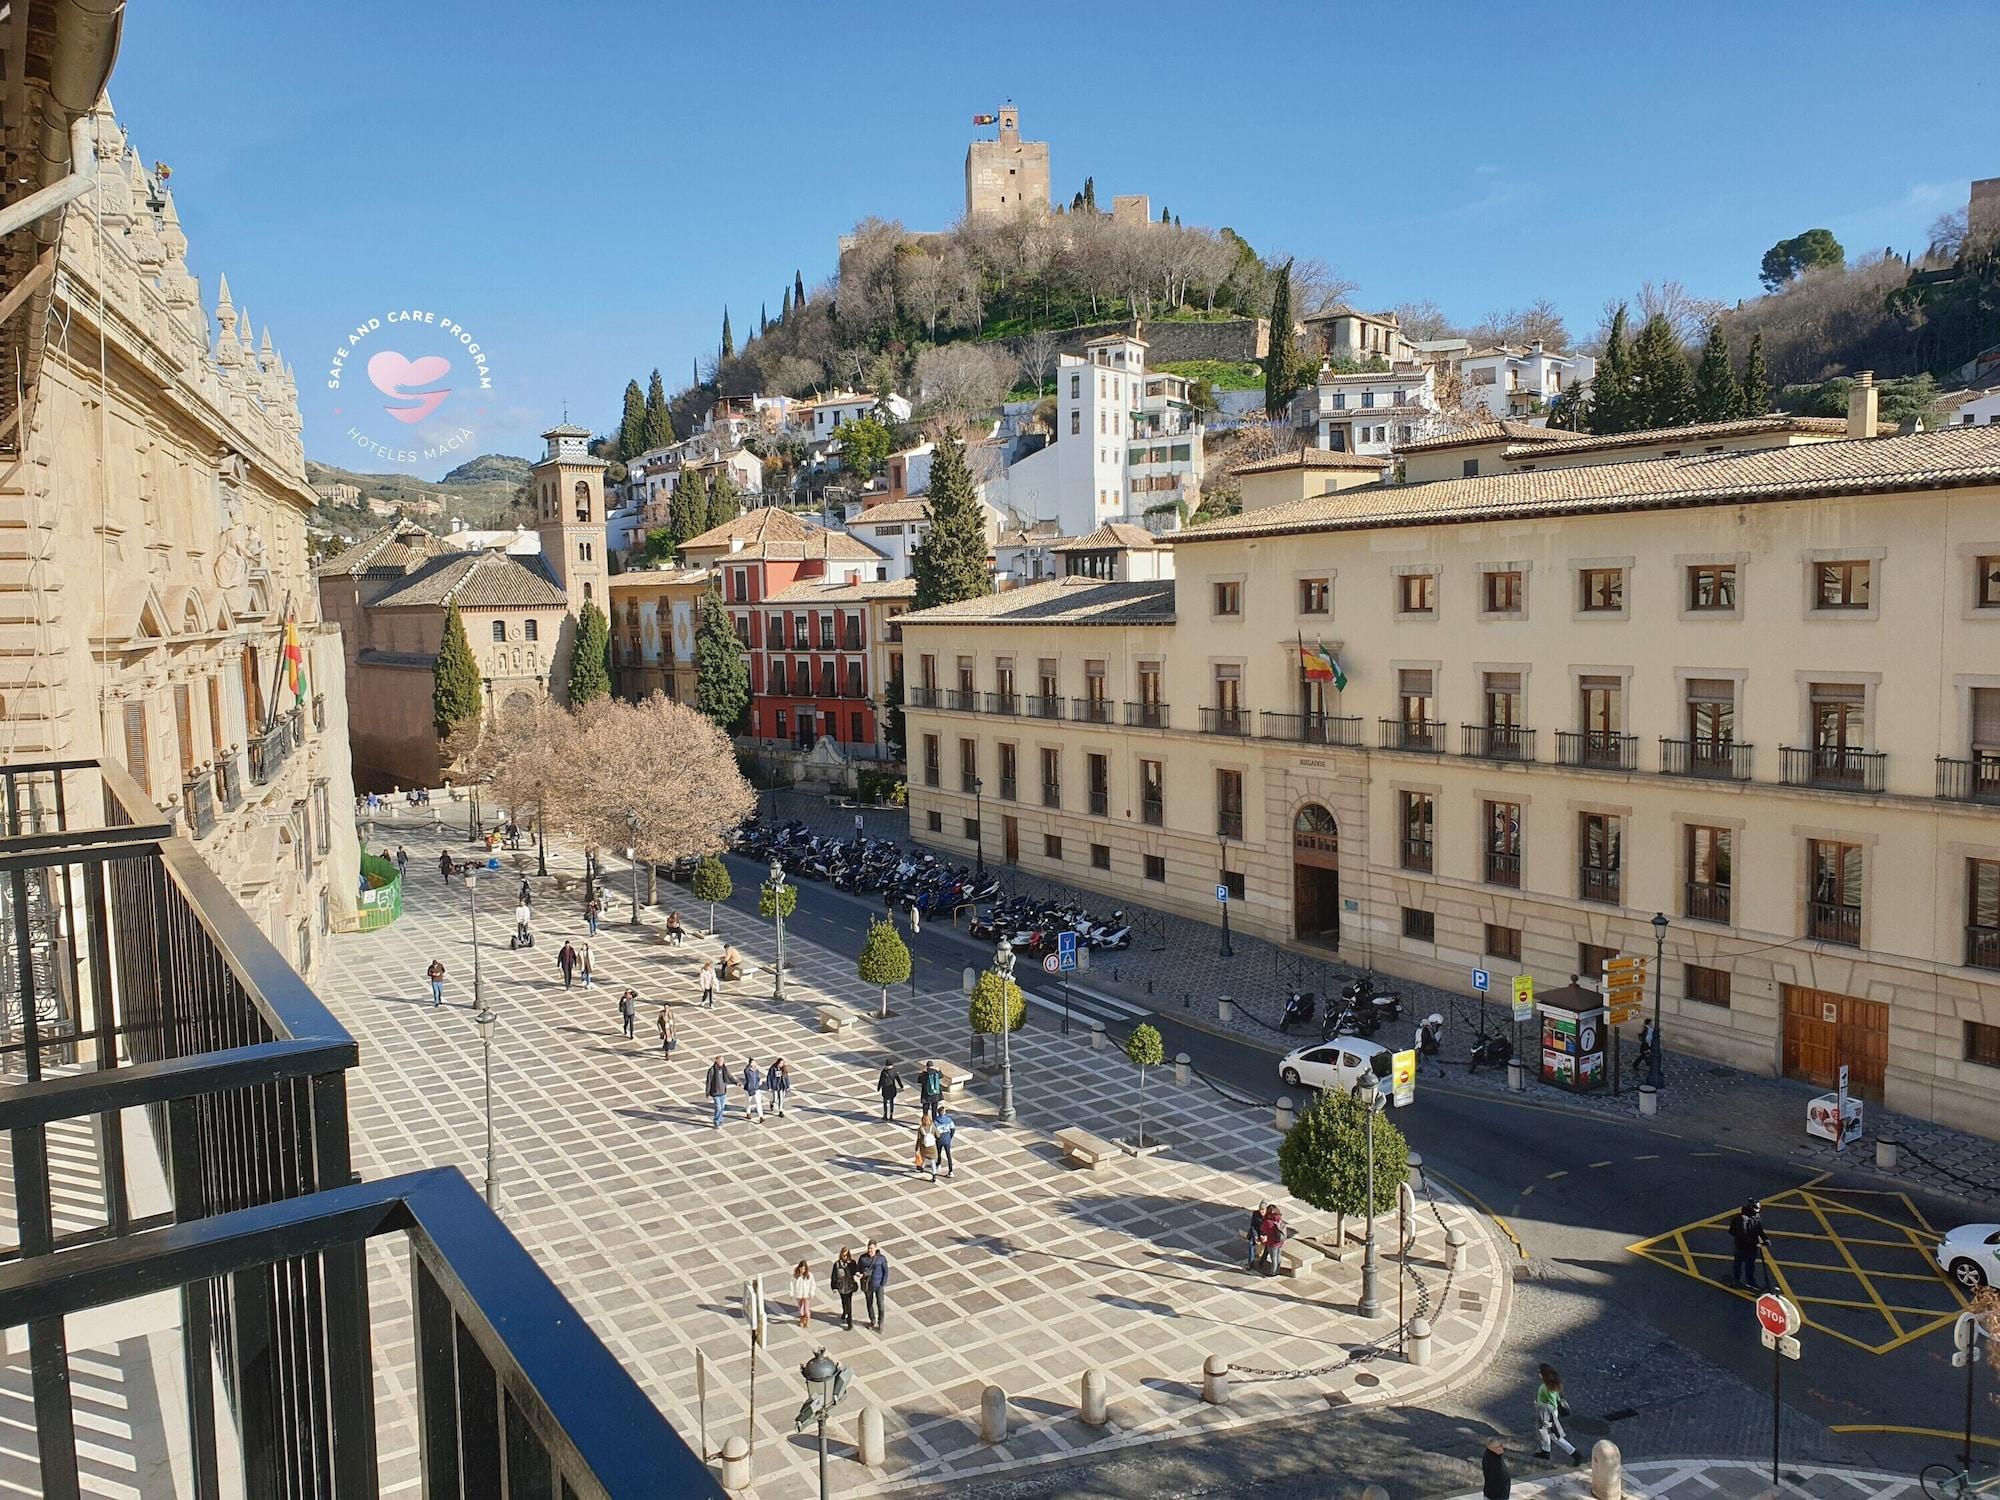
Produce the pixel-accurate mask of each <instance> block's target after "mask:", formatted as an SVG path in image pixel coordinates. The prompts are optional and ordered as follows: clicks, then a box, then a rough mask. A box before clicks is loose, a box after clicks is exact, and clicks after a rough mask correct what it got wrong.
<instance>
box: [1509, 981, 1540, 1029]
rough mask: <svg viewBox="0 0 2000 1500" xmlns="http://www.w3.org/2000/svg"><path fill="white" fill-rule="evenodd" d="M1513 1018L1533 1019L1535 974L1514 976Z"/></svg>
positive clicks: (1521, 1019)
mask: <svg viewBox="0 0 2000 1500" xmlns="http://www.w3.org/2000/svg"><path fill="white" fill-rule="evenodd" d="M1514 1019H1515V1020H1517V1021H1532V1020H1534V1019H1535V976H1534V975H1532V974H1516V975H1515V976H1514Z"/></svg>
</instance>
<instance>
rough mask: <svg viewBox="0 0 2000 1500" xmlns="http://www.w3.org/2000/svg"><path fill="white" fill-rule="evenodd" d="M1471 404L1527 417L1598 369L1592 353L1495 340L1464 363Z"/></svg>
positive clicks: (1489, 412) (1492, 411)
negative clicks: (1561, 350)
mask: <svg viewBox="0 0 2000 1500" xmlns="http://www.w3.org/2000/svg"><path fill="white" fill-rule="evenodd" d="M1458 369H1459V377H1460V379H1461V380H1462V381H1463V382H1464V386H1465V404H1466V405H1467V406H1469V407H1477V408H1478V409H1480V410H1482V411H1484V412H1485V413H1486V414H1487V415H1488V416H1493V417H1527V416H1534V415H1535V414H1537V413H1539V412H1544V411H1547V410H1548V408H1549V407H1550V406H1551V405H1552V404H1553V403H1554V402H1555V399H1556V397H1558V396H1560V395H1561V394H1562V393H1563V392H1564V391H1566V390H1568V389H1570V388H1571V387H1572V386H1577V385H1581V384H1583V383H1584V382H1585V381H1587V380H1589V379H1590V377H1591V376H1593V375H1595V374H1596V373H1597V361H1596V360H1594V359H1592V358H1591V357H1590V356H1589V355H1587V354H1557V353H1554V352H1553V351H1551V350H1547V349H1544V348H1543V347H1542V341H1541V340H1540V339H1536V340H1535V342H1533V343H1532V344H1527V345H1520V344H1494V345H1490V346H1488V347H1487V348H1484V349H1474V350H1471V351H1470V352H1469V353H1467V354H1466V355H1464V356H1463V357H1462V358H1461V359H1460V360H1459V362H1458Z"/></svg>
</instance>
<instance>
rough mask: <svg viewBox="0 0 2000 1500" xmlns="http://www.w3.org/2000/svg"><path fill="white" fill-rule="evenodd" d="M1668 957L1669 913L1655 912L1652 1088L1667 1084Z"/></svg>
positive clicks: (1649, 1076)
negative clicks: (1663, 1014)
mask: <svg viewBox="0 0 2000 1500" xmlns="http://www.w3.org/2000/svg"><path fill="white" fill-rule="evenodd" d="M1666 957H1667V914H1666V913H1665V912H1663V911H1658V912H1654V913H1653V1061H1652V1065H1651V1066H1650V1067H1648V1068H1647V1069H1646V1083H1647V1086H1648V1087H1650V1088H1655V1089H1662V1088H1665V1087H1666V1086H1667V1074H1666V1069H1664V1068H1663V1067H1661V1066H1660V1052H1661V1050H1662V1049H1661V1045H1660V991H1661V989H1662V988H1663V987H1664V985H1665V979H1666V976H1665V974H1664V972H1663V971H1664V970H1665V968H1666Z"/></svg>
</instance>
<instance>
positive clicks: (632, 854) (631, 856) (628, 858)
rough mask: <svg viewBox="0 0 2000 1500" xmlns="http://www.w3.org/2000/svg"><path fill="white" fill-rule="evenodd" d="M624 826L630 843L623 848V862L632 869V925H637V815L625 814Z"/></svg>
mask: <svg viewBox="0 0 2000 1500" xmlns="http://www.w3.org/2000/svg"><path fill="white" fill-rule="evenodd" d="M625 826H626V828H628V829H629V830H631V835H632V842H631V843H629V844H627V845H626V846H625V862H626V863H627V864H629V865H630V866H631V867H632V925H633V926H634V927H637V926H638V925H639V815H638V814H637V813H629V812H628V813H627V814H625Z"/></svg>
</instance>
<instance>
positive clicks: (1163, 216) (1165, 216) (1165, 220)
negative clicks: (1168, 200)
mask: <svg viewBox="0 0 2000 1500" xmlns="http://www.w3.org/2000/svg"><path fill="white" fill-rule="evenodd" d="M1160 222H1161V223H1162V224H1171V223H1173V222H1174V216H1173V215H1172V214H1170V213H1168V212H1167V211H1166V209H1165V207H1164V206H1163V207H1162V208H1161V209H1160Z"/></svg>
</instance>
